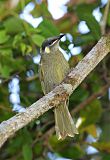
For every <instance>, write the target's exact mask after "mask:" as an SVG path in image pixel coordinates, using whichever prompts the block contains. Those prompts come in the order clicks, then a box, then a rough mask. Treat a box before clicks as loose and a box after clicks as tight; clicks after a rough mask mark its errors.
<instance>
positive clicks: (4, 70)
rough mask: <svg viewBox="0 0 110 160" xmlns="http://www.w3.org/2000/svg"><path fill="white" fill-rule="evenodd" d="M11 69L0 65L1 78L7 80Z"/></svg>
mask: <svg viewBox="0 0 110 160" xmlns="http://www.w3.org/2000/svg"><path fill="white" fill-rule="evenodd" d="M11 71H12V69H11V68H10V67H9V66H6V65H4V66H1V65H0V74H1V76H2V77H3V78H8V77H9V75H10V72H11Z"/></svg>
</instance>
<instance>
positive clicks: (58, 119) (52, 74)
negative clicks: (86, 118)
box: [39, 34, 78, 140]
mask: <svg viewBox="0 0 110 160" xmlns="http://www.w3.org/2000/svg"><path fill="white" fill-rule="evenodd" d="M64 36H65V34H60V35H59V36H54V37H50V38H47V39H46V40H44V41H43V43H42V45H41V48H40V54H41V59H40V64H39V79H40V82H41V86H42V90H43V93H44V95H45V94H47V93H49V92H50V91H52V90H53V89H54V88H55V87H56V86H57V85H59V84H60V83H61V82H62V81H63V79H64V78H65V76H66V75H67V74H68V72H69V71H70V67H69V63H68V62H67V60H66V59H65V57H64V55H63V54H62V52H61V51H60V49H59V48H60V46H59V42H60V40H61V38H62V37H64ZM54 116H55V130H56V136H57V138H58V140H60V139H61V140H64V139H65V138H66V137H67V136H70V137H74V136H75V134H78V130H77V128H76V126H75V124H74V121H73V118H72V117H71V115H70V112H69V110H68V100H65V102H63V103H61V104H59V105H58V106H56V107H54Z"/></svg>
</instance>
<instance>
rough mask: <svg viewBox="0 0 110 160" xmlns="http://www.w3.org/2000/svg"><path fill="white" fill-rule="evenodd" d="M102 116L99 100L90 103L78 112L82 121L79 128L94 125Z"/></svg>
mask: <svg viewBox="0 0 110 160" xmlns="http://www.w3.org/2000/svg"><path fill="white" fill-rule="evenodd" d="M101 114H102V107H101V103H100V101H99V100H94V101H92V102H91V103H90V104H89V105H87V106H86V108H85V109H84V110H82V111H81V112H80V116H81V117H82V118H83V119H84V121H83V122H82V125H81V127H82V126H83V127H84V126H88V125H90V124H93V123H96V122H97V121H98V120H99V119H100V117H101Z"/></svg>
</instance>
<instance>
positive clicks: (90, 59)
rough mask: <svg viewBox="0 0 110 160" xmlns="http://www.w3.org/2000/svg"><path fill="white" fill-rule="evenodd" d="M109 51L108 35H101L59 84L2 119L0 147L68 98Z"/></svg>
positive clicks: (109, 39)
mask: <svg viewBox="0 0 110 160" xmlns="http://www.w3.org/2000/svg"><path fill="white" fill-rule="evenodd" d="M109 52H110V37H102V38H101V39H100V40H99V42H98V43H97V44H96V45H95V47H93V49H92V50H91V51H90V52H89V53H88V54H87V55H86V56H85V57H84V58H83V59H82V60H81V61H80V62H79V63H78V65H77V66H76V67H75V68H73V69H72V70H71V72H70V73H69V74H68V75H67V76H66V78H65V79H64V81H63V82H62V83H61V84H60V85H59V86H57V87H56V88H55V89H54V90H53V91H51V92H50V93H48V94H47V95H45V96H44V97H42V98H41V99H39V100H38V101H37V102H35V103H33V104H32V105H31V106H29V107H28V108H27V109H26V110H25V112H22V113H18V114H16V115H15V116H14V117H12V118H10V119H8V120H6V121H3V122H2V123H1V124H0V147H1V146H2V145H3V144H4V143H5V142H6V140H7V139H8V138H9V137H11V136H12V135H13V134H14V133H15V132H16V131H18V130H19V129H21V128H23V127H24V126H26V125H27V124H28V123H29V122H31V121H32V120H34V119H36V118H38V117H39V116H41V115H42V114H44V113H45V112H46V111H48V110H49V109H51V108H53V107H55V106H57V105H58V104H60V103H61V102H62V101H64V100H65V99H66V98H68V96H69V95H71V94H72V92H73V91H74V90H75V89H76V87H77V86H78V85H79V84H80V83H81V82H82V81H83V80H84V78H85V77H86V76H87V75H88V74H89V73H90V72H91V71H92V70H93V69H94V68H95V67H96V65H97V64H98V63H99V62H100V61H101V60H102V59H103V58H104V57H105V56H106V55H107V54H108V53H109Z"/></svg>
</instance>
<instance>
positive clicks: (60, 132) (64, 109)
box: [54, 103, 78, 139]
mask: <svg viewBox="0 0 110 160" xmlns="http://www.w3.org/2000/svg"><path fill="white" fill-rule="evenodd" d="M54 114H55V129H56V135H57V137H58V139H65V137H66V136H70V137H74V135H75V134H78V130H77V128H76V126H75V124H74V122H73V119H72V117H71V115H70V113H69V110H68V106H67V104H66V103H65V104H64V105H63V104H61V105H60V106H58V107H55V110H54Z"/></svg>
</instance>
